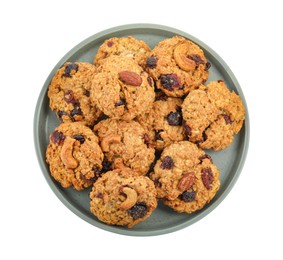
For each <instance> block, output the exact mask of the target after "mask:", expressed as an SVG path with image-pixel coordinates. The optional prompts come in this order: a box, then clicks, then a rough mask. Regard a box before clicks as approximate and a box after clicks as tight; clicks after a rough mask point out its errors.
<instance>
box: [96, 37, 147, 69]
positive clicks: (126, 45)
mask: <svg viewBox="0 0 283 260" xmlns="http://www.w3.org/2000/svg"><path fill="white" fill-rule="evenodd" d="M149 52H150V47H149V46H148V45H147V44H146V43H145V42H144V41H142V40H138V39H136V38H134V37H132V36H128V37H125V38H117V37H114V38H110V39H108V40H106V41H105V42H104V43H103V44H102V45H101V46H100V47H99V49H98V51H97V54H96V55H95V57H94V64H96V65H99V64H100V63H101V61H102V60H103V59H105V58H107V57H109V56H112V55H115V56H119V57H127V58H130V59H132V60H133V61H134V62H135V63H137V64H139V65H140V66H142V67H144V65H145V62H146V60H147V58H148V55H149Z"/></svg>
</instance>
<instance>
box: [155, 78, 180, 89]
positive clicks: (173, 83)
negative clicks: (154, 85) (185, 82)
mask: <svg viewBox="0 0 283 260" xmlns="http://www.w3.org/2000/svg"><path fill="white" fill-rule="evenodd" d="M160 83H161V85H162V86H163V87H164V88H165V89H167V90H169V91H172V90H173V89H179V88H180V87H181V86H182V83H181V80H180V79H179V78H178V76H177V75H176V74H163V75H161V76H160Z"/></svg>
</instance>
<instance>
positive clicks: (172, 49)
mask: <svg viewBox="0 0 283 260" xmlns="http://www.w3.org/2000/svg"><path fill="white" fill-rule="evenodd" d="M209 68H210V63H209V62H208V61H207V59H206V57H205V56H204V52H203V50H202V49H201V48H200V47H199V46H198V45H196V44H195V43H193V42H191V41H189V40H187V39H186V38H183V37H181V36H174V37H172V38H168V39H165V40H163V41H161V42H159V43H158V44H157V46H156V47H155V48H154V49H153V50H152V51H151V53H150V57H149V58H148V60H147V62H146V70H147V71H148V72H149V74H150V75H151V77H153V79H154V80H155V81H156V86H157V88H159V89H161V90H162V91H163V92H164V93H165V94H166V95H168V96H171V97H181V96H184V95H186V94H187V93H188V92H189V91H191V90H193V89H196V88H197V87H198V86H199V85H201V84H202V83H204V82H206V81H207V79H208V76H209V73H208V70H209Z"/></svg>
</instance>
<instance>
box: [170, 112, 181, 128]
mask: <svg viewBox="0 0 283 260" xmlns="http://www.w3.org/2000/svg"><path fill="white" fill-rule="evenodd" d="M166 119H167V121H168V124H169V125H172V126H178V125H182V120H183V118H182V114H181V112H180V111H176V112H171V113H170V114H169V115H168V116H167V117H166Z"/></svg>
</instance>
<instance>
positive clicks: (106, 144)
mask: <svg viewBox="0 0 283 260" xmlns="http://www.w3.org/2000/svg"><path fill="white" fill-rule="evenodd" d="M94 131H95V133H97V135H98V137H99V140H100V146H101V148H102V151H103V152H104V153H105V156H106V158H107V159H108V161H109V162H111V163H113V168H121V167H122V168H123V167H124V166H126V167H129V168H131V169H132V170H134V171H136V172H139V173H140V175H145V174H146V173H147V172H148V170H149V168H150V165H151V163H152V162H153V161H154V149H153V148H151V147H150V145H148V142H147V139H146V131H145V130H144V129H143V127H142V126H141V125H140V124H139V123H138V122H135V121H132V122H126V121H121V120H115V119H106V120H103V121H101V122H99V123H98V124H96V125H95V126H94Z"/></svg>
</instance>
